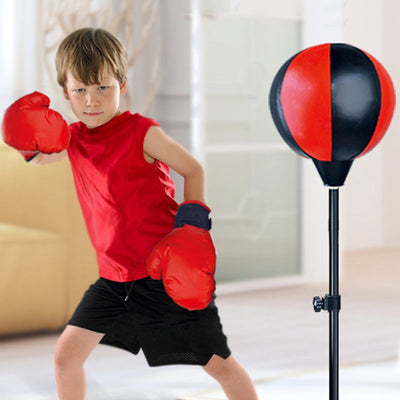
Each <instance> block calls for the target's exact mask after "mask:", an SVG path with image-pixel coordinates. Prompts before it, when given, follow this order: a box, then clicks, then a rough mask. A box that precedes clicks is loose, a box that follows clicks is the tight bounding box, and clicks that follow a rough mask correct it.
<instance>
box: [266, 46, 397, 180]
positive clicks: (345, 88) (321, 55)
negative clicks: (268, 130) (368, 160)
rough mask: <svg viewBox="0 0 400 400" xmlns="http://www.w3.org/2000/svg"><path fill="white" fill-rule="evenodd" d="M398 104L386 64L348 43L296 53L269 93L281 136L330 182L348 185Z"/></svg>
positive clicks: (283, 66)
mask: <svg viewBox="0 0 400 400" xmlns="http://www.w3.org/2000/svg"><path fill="white" fill-rule="evenodd" d="M394 104H395V93H394V88H393V83H392V81H391V79H390V76H389V74H388V73H387V72H386V70H385V68H384V67H383V66H382V65H381V64H380V63H379V61H377V60H376V59H375V58H374V57H372V56H371V55H370V54H368V53H366V52H365V51H362V50H360V49H358V48H356V47H353V46H350V45H348V44H321V45H318V46H314V47H310V48H308V49H305V50H303V51H301V52H299V53H298V54H296V55H294V56H293V57H292V58H290V59H289V60H288V61H287V62H285V63H284V64H283V65H282V67H281V68H280V69H279V71H278V73H277V74H276V76H275V78H274V80H273V83H272V86H271V90H270V95H269V105H270V109H271V114H272V118H273V120H274V123H275V125H276V127H277V128H278V131H279V133H280V135H281V136H282V138H283V139H284V140H285V142H286V143H287V144H288V145H289V146H290V147H291V148H292V150H294V151H295V152H297V153H298V154H300V155H302V156H304V157H307V158H311V159H312V160H313V161H314V163H315V165H316V167H317V169H318V172H319V174H320V175H321V178H322V180H323V182H324V184H325V185H327V186H342V185H343V184H344V181H345V179H346V176H347V174H348V171H349V169H350V167H351V165H352V162H353V160H354V159H355V158H357V157H360V156H362V155H364V154H366V153H367V152H368V151H370V150H372V149H373V148H374V147H375V146H376V145H377V144H378V143H379V141H380V140H381V139H382V137H383V135H384V134H385V132H386V130H387V128H388V126H389V124H390V120H391V118H392V115H393V110H394Z"/></svg>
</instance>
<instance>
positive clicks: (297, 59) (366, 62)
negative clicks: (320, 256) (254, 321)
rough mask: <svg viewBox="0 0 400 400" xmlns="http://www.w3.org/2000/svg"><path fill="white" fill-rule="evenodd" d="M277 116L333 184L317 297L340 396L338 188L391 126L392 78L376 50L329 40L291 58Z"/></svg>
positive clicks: (293, 144)
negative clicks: (324, 279) (324, 277)
mask: <svg viewBox="0 0 400 400" xmlns="http://www.w3.org/2000/svg"><path fill="white" fill-rule="evenodd" d="M269 105H270V109H271V114H272V118H273V120H274V123H275V125H276V127H277V128H278V131H279V133H280V135H281V136H282V138H283V139H284V141H285V142H286V143H287V144H288V145H289V147H290V148H291V149H292V150H294V151H295V152H296V153H298V154H300V155H301V156H303V157H307V158H311V159H312V160H313V162H314V164H315V166H316V167H317V169H318V172H319V174H320V176H321V178H322V180H323V182H324V184H325V185H326V186H329V268H330V270H329V293H328V294H326V295H325V296H324V297H319V296H316V297H314V299H313V306H314V311H316V312H320V311H321V310H325V311H328V312H329V399H330V400H338V399H339V311H340V309H341V297H340V294H339V245H338V241H339V188H338V187H339V186H342V185H343V184H344V182H345V180H346V177H347V174H348V172H349V170H350V167H351V165H352V163H353V160H354V159H355V158H357V157H360V156H362V155H364V154H366V153H367V152H368V151H370V150H372V149H373V148H374V147H375V146H376V145H377V144H378V143H379V141H380V140H381V139H382V137H383V135H384V134H385V132H386V130H387V128H388V127H389V124H390V121H391V118H392V115H393V111H394V105H395V92H394V88H393V83H392V81H391V79H390V76H389V74H388V73H387V72H386V70H385V68H383V66H382V65H381V64H380V63H379V62H378V61H377V60H376V59H375V58H374V57H372V56H371V55H370V54H368V53H366V52H365V51H362V50H360V49H357V48H356V47H353V46H350V45H347V44H322V45H318V46H314V47H310V48H308V49H305V50H303V51H301V52H300V53H298V54H296V55H294V56H293V57H292V58H290V59H289V60H288V61H287V62H286V63H285V64H283V65H282V67H281V68H280V69H279V71H278V73H277V74H276V76H275V78H274V80H273V83H272V86H271V90H270V94H269Z"/></svg>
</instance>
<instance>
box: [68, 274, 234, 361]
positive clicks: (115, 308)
mask: <svg viewBox="0 0 400 400" xmlns="http://www.w3.org/2000/svg"><path fill="white" fill-rule="evenodd" d="M214 300H215V297H214ZM214 300H213V301H212V302H211V304H210V305H209V306H208V307H207V308H205V309H204V310H196V311H189V310H186V309H185V308H182V307H180V306H179V305H177V304H176V303H174V302H173V301H172V299H171V298H170V297H169V296H168V294H167V293H166V291H165V289H164V285H163V283H162V281H158V280H153V279H151V278H144V279H140V280H137V281H133V282H114V281H110V280H108V279H104V278H100V279H98V280H97V281H96V282H95V283H94V284H93V285H90V287H89V288H88V290H87V291H86V292H85V294H84V295H83V298H82V300H81V302H80V303H79V305H78V307H77V309H76V310H75V312H74V314H73V316H72V318H71V319H70V321H69V322H68V324H69V325H75V326H78V327H81V328H85V329H89V330H91V331H95V332H100V333H104V334H105V336H104V337H103V338H102V340H101V342H100V343H102V344H107V345H111V346H115V347H119V348H121V349H124V350H128V351H130V352H132V353H133V354H138V352H139V350H140V349H142V350H143V353H144V355H145V357H146V360H147V362H148V364H149V365H150V366H160V365H168V364H194V365H206V364H207V362H208V360H209V359H210V358H211V357H212V355H213V354H217V355H219V356H221V357H223V358H227V357H228V356H229V355H230V354H231V352H230V350H229V348H228V344H227V339H226V336H225V335H224V333H223V331H222V325H221V323H220V319H219V316H218V309H217V307H216V305H215V301H214Z"/></svg>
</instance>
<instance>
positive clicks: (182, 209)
mask: <svg viewBox="0 0 400 400" xmlns="http://www.w3.org/2000/svg"><path fill="white" fill-rule="evenodd" d="M143 149H144V155H145V157H146V159H148V158H149V156H150V157H152V158H153V159H157V160H159V161H162V162H163V163H165V164H166V165H168V166H170V167H171V168H173V169H174V170H175V171H176V172H178V173H179V174H180V175H182V176H183V177H184V179H185V186H184V197H185V202H183V203H182V204H180V206H179V207H178V210H177V214H176V217H175V225H174V227H175V228H177V229H173V230H172V231H171V232H170V233H169V234H168V235H167V236H165V237H164V238H163V239H162V240H161V241H160V242H159V243H158V244H157V245H156V247H155V248H154V249H153V251H152V252H151V254H150V255H149V257H148V259H147V269H148V271H149V274H150V276H151V277H152V278H153V279H163V281H164V285H165V290H166V291H167V293H168V294H169V296H170V297H171V298H172V299H173V300H174V301H175V303H177V304H179V305H180V306H181V307H185V308H187V309H188V310H200V309H203V308H205V307H207V306H208V305H209V304H210V303H211V301H212V299H213V293H214V290H215V281H214V272H215V263H216V253H215V247H214V243H213V240H212V238H211V235H210V232H209V230H210V229H211V219H210V218H209V213H210V211H211V210H210V209H209V208H208V207H207V206H206V205H205V204H204V186H205V184H204V170H203V167H202V166H201V165H200V163H199V162H198V161H197V160H196V159H195V158H193V157H192V156H191V155H190V153H189V152H188V151H186V150H185V149H184V148H183V147H182V146H181V145H180V144H178V143H176V142H175V141H174V140H172V139H171V138H169V137H168V136H167V135H166V134H165V133H164V132H163V131H162V129H161V128H159V127H151V128H150V129H149V131H148V132H147V135H146V137H145V140H144V145H143ZM150 161H151V160H150Z"/></svg>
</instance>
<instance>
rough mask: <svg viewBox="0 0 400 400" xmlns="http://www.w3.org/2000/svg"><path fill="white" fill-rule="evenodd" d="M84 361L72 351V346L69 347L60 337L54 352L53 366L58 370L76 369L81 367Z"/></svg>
mask: <svg viewBox="0 0 400 400" xmlns="http://www.w3.org/2000/svg"><path fill="white" fill-rule="evenodd" d="M83 362H84V360H83V359H82V357H80V355H79V353H77V352H76V351H74V349H73V346H70V344H69V343H68V341H65V340H63V338H62V337H61V338H60V339H59V340H58V342H57V344H56V349H55V352H54V364H55V366H56V367H58V368H68V367H77V366H80V365H82V364H83Z"/></svg>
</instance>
